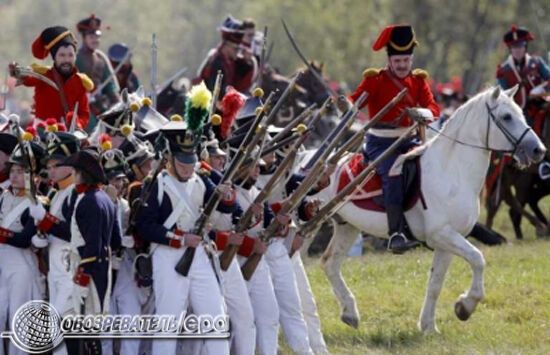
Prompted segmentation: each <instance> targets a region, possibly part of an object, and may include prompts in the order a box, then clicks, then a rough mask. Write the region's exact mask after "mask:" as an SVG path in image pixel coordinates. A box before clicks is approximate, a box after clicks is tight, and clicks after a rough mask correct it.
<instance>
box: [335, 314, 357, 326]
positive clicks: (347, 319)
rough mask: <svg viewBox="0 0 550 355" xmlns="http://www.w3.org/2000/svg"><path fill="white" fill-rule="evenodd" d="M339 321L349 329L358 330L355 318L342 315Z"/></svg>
mask: <svg viewBox="0 0 550 355" xmlns="http://www.w3.org/2000/svg"><path fill="white" fill-rule="evenodd" d="M340 319H341V320H342V322H344V323H345V324H347V325H349V326H350V327H353V328H355V329H357V328H359V319H357V317H353V316H348V315H345V314H342V316H341V317H340Z"/></svg>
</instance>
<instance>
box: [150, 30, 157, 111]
mask: <svg viewBox="0 0 550 355" xmlns="http://www.w3.org/2000/svg"><path fill="white" fill-rule="evenodd" d="M151 100H153V108H155V109H156V108H157V35H156V33H153V38H152V43H151Z"/></svg>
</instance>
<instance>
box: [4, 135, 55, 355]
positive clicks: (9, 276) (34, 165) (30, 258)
mask: <svg viewBox="0 0 550 355" xmlns="http://www.w3.org/2000/svg"><path fill="white" fill-rule="evenodd" d="M23 146H24V147H25V148H23V149H25V150H26V152H27V154H28V153H30V154H28V155H26V154H23V153H22V146H21V145H18V146H17V147H16V148H15V150H14V151H13V153H12V155H11V157H10V159H9V161H8V165H9V181H10V187H8V188H7V189H6V190H5V191H4V192H3V193H2V195H1V196H0V332H3V331H5V330H6V326H8V327H9V326H11V321H12V319H13V316H14V314H15V312H16V311H17V309H18V308H19V307H21V306H22V305H23V304H24V303H26V302H28V301H31V300H34V299H39V298H40V290H39V285H38V276H39V270H38V265H37V262H36V256H35V255H34V254H33V252H32V251H31V249H30V246H31V239H32V236H33V235H34V234H35V233H36V226H35V224H34V220H33V218H32V217H31V216H30V214H29V207H30V206H31V205H32V202H31V199H30V198H29V195H28V194H29V193H30V191H28V190H26V186H27V187H28V181H29V180H28V179H29V178H30V176H29V175H27V176H25V175H26V174H27V173H26V172H25V171H26V170H27V169H28V171H32V172H33V173H38V171H39V168H40V165H39V163H40V159H41V157H43V156H44V150H43V149H42V148H41V147H40V146H39V145H37V144H34V143H32V144H31V143H30V142H25V143H23ZM28 156H32V158H30V162H31V164H30V165H31V166H30V167H29V166H28V162H29V160H28V159H27V158H26V157H28ZM26 180H27V183H26ZM0 345H1V344H0ZM0 354H1V355H4V349H3V346H0ZM9 354H10V355H14V354H15V355H17V354H24V352H23V351H21V350H19V349H18V348H16V347H15V346H14V345H13V343H11V342H10V345H9Z"/></svg>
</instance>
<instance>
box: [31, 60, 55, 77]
mask: <svg viewBox="0 0 550 355" xmlns="http://www.w3.org/2000/svg"><path fill="white" fill-rule="evenodd" d="M50 68H51V67H49V66H47V65H42V64H38V63H32V64H31V69H32V71H33V72H35V73H38V74H42V75H44V74H46V73H47V72H48V70H50Z"/></svg>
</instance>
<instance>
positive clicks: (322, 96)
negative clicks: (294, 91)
mask: <svg viewBox="0 0 550 355" xmlns="http://www.w3.org/2000/svg"><path fill="white" fill-rule="evenodd" d="M310 65H311V67H308V68H306V69H304V70H303V71H302V75H301V76H300V78H299V79H298V84H299V85H300V86H301V87H303V88H304V89H305V90H306V92H307V97H308V101H309V103H316V104H317V105H318V106H320V105H321V104H322V103H323V102H324V101H325V100H326V99H328V98H329V96H330V93H329V92H328V90H327V89H326V86H325V85H323V84H322V83H320V82H319V80H318V79H317V77H316V76H315V74H314V73H313V72H312V70H315V71H316V72H317V73H318V74H319V75H320V76H321V77H323V78H324V76H323V69H324V64H323V63H315V62H311V63H310ZM310 68H312V69H310ZM325 82H326V80H325Z"/></svg>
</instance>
